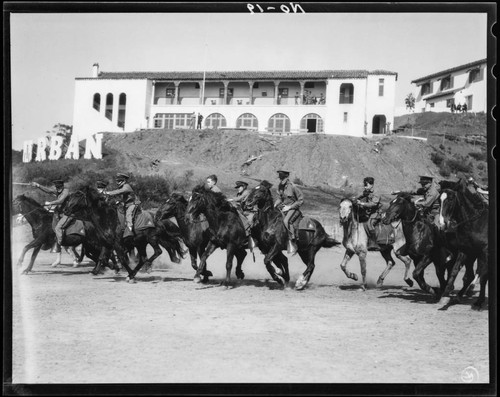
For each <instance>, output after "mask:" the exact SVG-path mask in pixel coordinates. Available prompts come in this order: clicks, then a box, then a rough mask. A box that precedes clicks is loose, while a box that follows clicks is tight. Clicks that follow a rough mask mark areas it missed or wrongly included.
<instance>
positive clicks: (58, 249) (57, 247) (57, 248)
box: [50, 242, 61, 254]
mask: <svg viewBox="0 0 500 397" xmlns="http://www.w3.org/2000/svg"><path fill="white" fill-rule="evenodd" d="M50 253H51V254H59V253H61V246H60V245H59V244H58V243H57V242H56V243H54V245H53V247H52V249H51V250H50Z"/></svg>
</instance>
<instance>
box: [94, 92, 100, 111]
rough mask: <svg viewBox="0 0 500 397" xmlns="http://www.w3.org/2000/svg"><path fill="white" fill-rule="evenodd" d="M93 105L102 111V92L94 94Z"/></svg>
mask: <svg viewBox="0 0 500 397" xmlns="http://www.w3.org/2000/svg"><path fill="white" fill-rule="evenodd" d="M92 106H93V107H94V109H95V110H97V111H98V112H100V111H101V94H94V101H93V105H92Z"/></svg>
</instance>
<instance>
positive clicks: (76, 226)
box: [63, 218, 85, 236]
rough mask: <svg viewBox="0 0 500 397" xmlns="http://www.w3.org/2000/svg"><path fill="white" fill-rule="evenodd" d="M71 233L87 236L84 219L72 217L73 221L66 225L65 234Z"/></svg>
mask: <svg viewBox="0 0 500 397" xmlns="http://www.w3.org/2000/svg"><path fill="white" fill-rule="evenodd" d="M70 234H77V235H79V236H85V227H84V225H83V221H81V220H80V219H75V218H72V219H71V221H70V222H69V223H68V224H67V225H65V226H64V228H63V235H64V236H67V235H70Z"/></svg>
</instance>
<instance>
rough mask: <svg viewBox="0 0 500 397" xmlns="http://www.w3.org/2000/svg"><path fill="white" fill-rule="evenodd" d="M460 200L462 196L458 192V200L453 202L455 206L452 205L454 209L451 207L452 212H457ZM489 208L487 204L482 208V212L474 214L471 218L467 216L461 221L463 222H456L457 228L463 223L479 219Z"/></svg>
mask: <svg viewBox="0 0 500 397" xmlns="http://www.w3.org/2000/svg"><path fill="white" fill-rule="evenodd" d="M459 201H460V197H459V196H458V194H457V195H456V201H455V202H454V203H453V206H452V209H451V213H454V212H456V207H457V203H458V204H460V203H459ZM487 209H488V208H487V207H486V206H483V208H481V210H480V212H479V213H478V214H476V215H474V216H472V217H471V218H466V219H465V220H463V221H461V222H458V223H456V224H455V228H457V227H459V226H461V225H464V224H466V223H469V222H472V221H475V220H478V219H479V218H481V216H482V215H483V213H484V212H485V211H486V210H487Z"/></svg>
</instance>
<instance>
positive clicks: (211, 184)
mask: <svg viewBox="0 0 500 397" xmlns="http://www.w3.org/2000/svg"><path fill="white" fill-rule="evenodd" d="M207 188H208V190H211V191H212V192H214V193H222V190H220V189H219V186H217V175H209V176H208V177H207Z"/></svg>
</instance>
